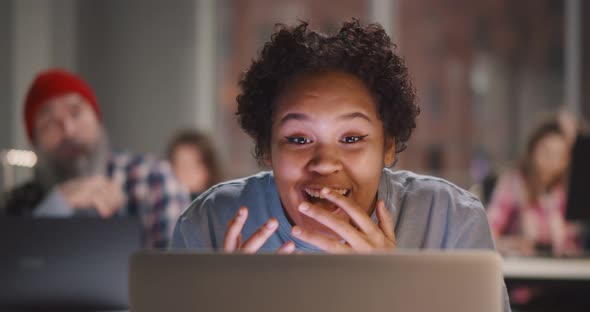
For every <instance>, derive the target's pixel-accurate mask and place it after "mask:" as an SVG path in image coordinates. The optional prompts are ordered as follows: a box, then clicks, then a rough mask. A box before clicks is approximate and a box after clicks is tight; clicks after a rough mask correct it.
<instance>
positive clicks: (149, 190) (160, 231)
mask: <svg viewBox="0 0 590 312" xmlns="http://www.w3.org/2000/svg"><path fill="white" fill-rule="evenodd" d="M24 121H25V127H26V133H27V136H28V138H29V141H30V142H31V144H32V145H33V147H34V149H35V152H36V153H37V154H38V158H39V164H38V166H37V168H36V170H35V175H34V178H33V180H32V181H29V182H27V183H25V184H23V185H21V186H19V187H17V188H16V189H14V190H12V191H11V192H9V193H8V194H7V196H6V202H5V203H4V204H5V206H6V207H5V209H4V211H6V212H7V214H8V215H12V216H33V217H72V216H100V217H102V218H110V217H114V216H118V217H126V216H131V217H138V218H139V219H140V220H141V222H142V223H143V240H144V245H145V246H146V247H152V248H165V247H167V245H168V242H169V239H170V236H171V234H172V227H173V226H174V223H175V222H176V219H177V218H178V216H179V215H180V213H181V212H182V210H183V209H184V208H186V207H187V206H188V204H189V196H188V193H187V192H186V191H185V190H184V188H182V187H181V186H180V185H179V184H178V182H177V181H176V180H175V178H174V176H173V174H172V170H171V169H170V166H169V164H168V163H167V162H164V161H159V160H157V159H155V158H152V157H147V156H139V155H131V154H128V153H123V152H118V151H117V152H115V151H114V150H112V149H111V147H110V145H109V141H108V137H107V134H106V131H105V129H104V127H103V124H102V115H101V110H100V106H99V104H98V102H97V99H96V96H95V94H94V92H93V90H92V89H91V88H90V86H88V85H87V84H86V82H85V81H83V80H82V79H81V78H80V77H78V76H76V75H74V74H73V73H70V72H66V71H64V70H60V69H53V70H48V71H45V72H42V73H40V74H39V75H38V76H37V77H36V78H35V80H34V81H33V83H32V85H31V87H30V89H29V91H28V94H27V97H26V102H25V108H24Z"/></svg>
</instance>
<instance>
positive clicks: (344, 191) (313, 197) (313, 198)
mask: <svg viewBox="0 0 590 312" xmlns="http://www.w3.org/2000/svg"><path fill="white" fill-rule="evenodd" d="M330 190H332V192H336V193H338V194H340V195H343V196H346V197H348V196H350V193H351V190H350V189H348V188H332V187H330ZM321 191H322V187H305V188H303V192H302V193H303V196H304V198H305V200H306V201H308V202H310V203H312V204H314V205H318V206H321V207H323V208H325V209H328V210H331V211H334V210H336V209H338V207H337V206H336V205H335V204H334V203H332V202H331V201H329V200H327V199H325V198H324V196H323V195H322V194H321Z"/></svg>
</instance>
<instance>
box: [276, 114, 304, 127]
mask: <svg viewBox="0 0 590 312" xmlns="http://www.w3.org/2000/svg"><path fill="white" fill-rule="evenodd" d="M289 120H309V117H307V115H305V114H302V113H288V114H286V115H285V116H283V118H281V120H280V121H279V125H283V124H285V123H286V122H287V121H289Z"/></svg>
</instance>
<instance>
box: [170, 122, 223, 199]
mask: <svg viewBox="0 0 590 312" xmlns="http://www.w3.org/2000/svg"><path fill="white" fill-rule="evenodd" d="M167 156H168V159H169V160H170V163H171V165H172V169H173V170H174V174H175V175H176V177H177V178H178V180H179V181H180V183H181V184H182V185H184V186H185V187H186V188H187V190H188V191H189V192H190V193H191V198H192V200H194V199H195V198H197V197H198V196H199V195H200V194H201V193H202V192H204V191H205V190H207V189H208V188H210V187H211V186H213V185H214V184H217V183H219V182H221V173H220V169H219V165H218V160H217V155H216V153H215V150H214V148H213V145H212V144H211V142H210V141H209V139H208V138H207V136H205V135H204V134H202V133H200V132H198V131H195V130H184V131H181V132H179V133H178V134H177V135H176V136H175V137H174V138H173V139H172V141H171V142H170V145H169V146H168V152H167Z"/></svg>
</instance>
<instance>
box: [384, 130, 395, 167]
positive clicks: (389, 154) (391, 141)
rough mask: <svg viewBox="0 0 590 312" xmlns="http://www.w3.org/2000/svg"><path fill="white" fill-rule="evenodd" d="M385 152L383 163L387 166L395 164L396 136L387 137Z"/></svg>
mask: <svg viewBox="0 0 590 312" xmlns="http://www.w3.org/2000/svg"><path fill="white" fill-rule="evenodd" d="M384 153H385V154H384V157H383V165H385V167H391V166H393V163H394V162H395V138H392V137H390V138H387V139H385V150H384Z"/></svg>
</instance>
